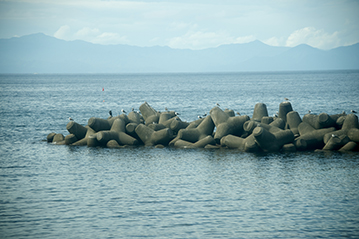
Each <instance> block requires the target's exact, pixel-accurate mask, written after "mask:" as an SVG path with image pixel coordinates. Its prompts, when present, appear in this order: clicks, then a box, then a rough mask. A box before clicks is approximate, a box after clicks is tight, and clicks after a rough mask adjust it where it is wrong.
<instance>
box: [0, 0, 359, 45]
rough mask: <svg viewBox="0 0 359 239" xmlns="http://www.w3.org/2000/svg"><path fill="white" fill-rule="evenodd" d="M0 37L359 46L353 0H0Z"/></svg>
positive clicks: (358, 12)
mask: <svg viewBox="0 0 359 239" xmlns="http://www.w3.org/2000/svg"><path fill="white" fill-rule="evenodd" d="M0 19H1V20H0V38H10V37H13V36H23V35H28V34H32V33H38V32H42V33H45V34H46V35H50V36H55V37H57V38H60V39H64V40H75V39H80V40H84V41H89V42H92V43H99V44H129V45H136V46H154V45H160V46H170V47H172V48H190V49H203V48H208V47H216V46H219V45H222V44H230V43H246V42H250V41H253V40H256V39H257V40H260V41H262V42H264V43H266V44H269V45H274V46H296V45H299V44H302V43H306V44H308V45H311V46H313V47H317V48H320V49H331V48H335V47H338V46H344V45H351V44H354V43H357V42H359V0H271V1H269V0H248V1H241V0H217V1H214V0H182V1H180V0H176V1H175V0H153V1H152V0H142V1H140V0H130V1H121V0H86V1H85V0H78V1H77V0H59V1H57V0H9V1H7V0H5V1H4V0H0Z"/></svg>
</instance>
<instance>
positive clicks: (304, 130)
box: [294, 122, 335, 150]
mask: <svg viewBox="0 0 359 239" xmlns="http://www.w3.org/2000/svg"><path fill="white" fill-rule="evenodd" d="M334 130H335V128H334V127H330V128H324V129H315V128H313V127H312V126H311V125H310V124H308V123H306V122H302V123H300V124H299V125H298V131H299V134H300V136H299V137H298V138H296V139H295V141H294V144H295V146H296V147H297V148H300V149H301V150H307V149H321V148H323V147H324V142H323V137H324V135H325V134H326V133H329V132H332V131H334ZM303 141H305V143H304V142H303ZM304 144H305V145H304Z"/></svg>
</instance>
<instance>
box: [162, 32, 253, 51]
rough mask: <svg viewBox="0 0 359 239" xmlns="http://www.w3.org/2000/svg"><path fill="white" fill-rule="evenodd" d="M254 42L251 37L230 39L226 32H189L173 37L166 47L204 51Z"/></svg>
mask: <svg viewBox="0 0 359 239" xmlns="http://www.w3.org/2000/svg"><path fill="white" fill-rule="evenodd" d="M254 40H256V38H255V37H254V36H252V35H250V36H244V37H237V38H235V37H232V36H229V35H228V34H227V33H226V32H206V31H193V30H190V31H188V32H187V33H186V34H184V35H182V36H179V37H173V38H171V39H170V40H169V43H168V46H169V47H171V48H179V49H193V50H198V49H205V48H211V47H217V46H219V45H223V44H234V43H247V42H251V41H254Z"/></svg>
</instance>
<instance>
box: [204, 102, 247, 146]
mask: <svg viewBox="0 0 359 239" xmlns="http://www.w3.org/2000/svg"><path fill="white" fill-rule="evenodd" d="M209 113H210V115H211V117H212V120H213V122H214V124H215V126H216V128H217V129H216V132H215V134H214V140H215V141H216V142H217V144H219V143H220V140H221V138H222V137H223V136H226V135H228V134H232V135H237V136H241V134H242V133H243V124H244V123H245V122H246V121H248V120H249V116H247V115H243V116H235V117H229V116H228V114H226V113H225V112H223V111H222V110H221V109H220V108H219V107H214V108H213V109H211V111H210V112H209Z"/></svg>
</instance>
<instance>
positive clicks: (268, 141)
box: [253, 126, 294, 152]
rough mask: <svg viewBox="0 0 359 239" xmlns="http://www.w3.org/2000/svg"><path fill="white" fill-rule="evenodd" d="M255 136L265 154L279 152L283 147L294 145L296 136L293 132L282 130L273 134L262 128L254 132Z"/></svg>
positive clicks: (257, 128)
mask: <svg viewBox="0 0 359 239" xmlns="http://www.w3.org/2000/svg"><path fill="white" fill-rule="evenodd" d="M253 135H254V138H255V140H256V142H257V144H258V145H259V147H260V148H261V149H262V150H263V151H264V152H277V151H279V150H280V149H281V148H282V147H283V145H285V144H289V143H292V142H293V140H294V134H293V132H292V131H291V130H281V131H278V132H276V133H273V134H272V133H271V132H269V131H268V130H266V129H265V128H263V127H261V126H259V127H256V128H255V129H254V130H253Z"/></svg>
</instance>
